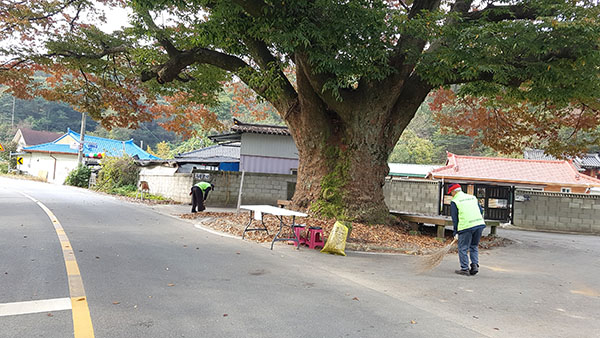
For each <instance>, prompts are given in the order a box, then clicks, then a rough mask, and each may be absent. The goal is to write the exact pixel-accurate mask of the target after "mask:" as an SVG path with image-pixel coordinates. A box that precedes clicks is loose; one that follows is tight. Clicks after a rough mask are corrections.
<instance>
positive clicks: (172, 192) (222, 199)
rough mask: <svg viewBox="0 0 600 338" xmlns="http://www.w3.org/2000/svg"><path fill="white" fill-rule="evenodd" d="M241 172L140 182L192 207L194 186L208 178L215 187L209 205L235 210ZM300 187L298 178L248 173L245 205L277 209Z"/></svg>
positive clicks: (144, 175) (147, 175)
mask: <svg viewBox="0 0 600 338" xmlns="http://www.w3.org/2000/svg"><path fill="white" fill-rule="evenodd" d="M241 176H242V173H241V172H233V171H209V170H207V171H197V172H195V173H194V174H190V173H185V174H184V173H181V174H178V173H176V174H154V173H142V174H140V181H146V182H148V185H149V188H150V193H152V194H159V195H162V196H164V197H167V198H170V199H173V200H174V201H177V202H181V203H190V202H191V196H190V195H189V193H190V189H191V187H192V185H194V184H195V183H197V182H199V181H200V180H201V179H203V178H206V179H208V180H209V181H210V182H212V183H213V184H214V185H215V190H214V191H211V192H210V193H209V195H208V200H207V201H206V205H208V206H221V207H223V206H228V207H235V206H236V205H237V199H238V194H239V189H240V181H241ZM295 183H296V175H283V174H262V173H245V175H244V187H243V190H242V204H270V205H276V204H277V200H285V199H288V194H289V191H288V190H289V189H290V188H291V187H293V186H294V185H295Z"/></svg>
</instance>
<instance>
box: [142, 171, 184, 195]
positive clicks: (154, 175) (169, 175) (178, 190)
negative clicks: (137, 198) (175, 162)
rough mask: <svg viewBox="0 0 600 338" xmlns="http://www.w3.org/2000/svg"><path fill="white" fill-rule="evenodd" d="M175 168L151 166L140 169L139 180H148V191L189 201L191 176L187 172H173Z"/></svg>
mask: <svg viewBox="0 0 600 338" xmlns="http://www.w3.org/2000/svg"><path fill="white" fill-rule="evenodd" d="M175 170H177V168H171V167H153V168H146V167H144V168H141V169H140V178H139V180H140V181H146V182H148V188H150V193H151V194H155V195H161V196H164V197H167V198H170V199H172V200H174V201H177V202H181V203H188V202H189V201H191V197H190V195H189V193H190V189H191V187H192V185H193V176H192V174H189V173H182V174H179V173H175Z"/></svg>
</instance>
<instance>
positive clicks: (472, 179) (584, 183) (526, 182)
mask: <svg viewBox="0 0 600 338" xmlns="http://www.w3.org/2000/svg"><path fill="white" fill-rule="evenodd" d="M432 177H433V178H435V179H442V178H443V179H453V180H464V181H477V182H496V183H506V184H526V185H560V186H563V187H589V186H594V187H600V183H597V182H582V183H571V182H541V181H521V180H502V179H495V178H483V177H466V176H455V175H444V174H435V173H432Z"/></svg>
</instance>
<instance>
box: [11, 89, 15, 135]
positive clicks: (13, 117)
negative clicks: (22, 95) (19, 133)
mask: <svg viewBox="0 0 600 338" xmlns="http://www.w3.org/2000/svg"><path fill="white" fill-rule="evenodd" d="M14 126H15V97H14V96H13V109H12V118H11V120H10V129H13V128H14Z"/></svg>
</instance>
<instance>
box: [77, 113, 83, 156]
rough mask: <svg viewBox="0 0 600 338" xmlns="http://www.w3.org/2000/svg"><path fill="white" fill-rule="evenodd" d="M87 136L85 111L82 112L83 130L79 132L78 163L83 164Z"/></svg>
mask: <svg viewBox="0 0 600 338" xmlns="http://www.w3.org/2000/svg"><path fill="white" fill-rule="evenodd" d="M84 137H85V112H81V132H80V133H79V154H78V155H77V163H79V164H81V165H83V139H84Z"/></svg>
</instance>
